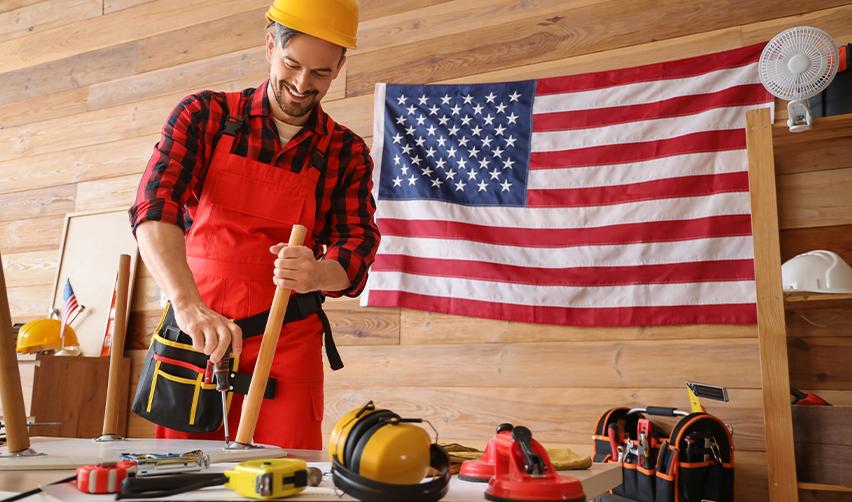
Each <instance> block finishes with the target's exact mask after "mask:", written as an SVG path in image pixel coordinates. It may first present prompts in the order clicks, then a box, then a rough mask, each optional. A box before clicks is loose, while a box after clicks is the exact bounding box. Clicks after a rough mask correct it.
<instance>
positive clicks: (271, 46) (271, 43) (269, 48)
mask: <svg viewBox="0 0 852 502" xmlns="http://www.w3.org/2000/svg"><path fill="white" fill-rule="evenodd" d="M274 50H275V37H273V36H272V33H268V32H267V33H266V61H267V62H269V63H270V64H272V52H273V51H274Z"/></svg>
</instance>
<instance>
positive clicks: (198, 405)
mask: <svg viewBox="0 0 852 502" xmlns="http://www.w3.org/2000/svg"><path fill="white" fill-rule="evenodd" d="M323 299H324V298H323V297H322V295H321V294H320V293H309V294H305V295H298V296H294V297H293V298H292V299H291V300H290V302H289V303H288V305H287V312H286V314H285V316H284V324H286V323H288V322H293V321H298V320H301V319H304V318H306V317H307V316H309V315H311V314H313V313H317V314H319V316H320V319H321V320H322V323H323V327H324V330H325V349H326V354H327V356H328V360H329V362H330V364H331V367H332V369H339V368H342V367H343V363H342V362H341V360H340V355H339V354H338V353H337V348H336V347H335V345H334V339H333V338H332V335H331V326H330V324H329V322H328V318H327V317H326V315H325V313H324V312H323V310H322V301H323ZM268 316H269V311H266V312H262V313H260V314H257V315H254V316H251V317H248V318H246V319H239V320H237V321H234V322H235V323H236V324H237V325H238V326H239V327H240V329H241V330H242V333H243V339H246V338H251V337H253V336H259V335H262V334H263V331H264V329H265V327H266V319H267V317H268ZM209 361H210V358H209V356H207V355H205V354H204V353H203V352H200V351H197V350H195V349H193V348H192V339H191V338H190V337H189V335H187V334H186V333H184V332H182V331H181V330H180V328H178V326H177V323H176V322H175V318H174V311H173V310H172V308H171V305H168V306H167V307H166V310H165V311H164V312H163V316H162V317H161V318H160V322H159V323H158V325H157V328H156V329H155V330H154V332H153V334H152V336H151V345H150V347H149V348H148V355H147V358H146V360H145V365H144V366H143V367H142V371H141V373H140V375H139V384H138V386H137V388H136V396H135V397H134V399H133V405H132V407H131V409H132V411H133V412H134V413H136V414H137V415H139V416H141V417H143V418H145V419H147V420H149V421H151V422H153V423H155V424H157V425H161V426H163V427H168V428H169V429H174V430H178V431H183V432H190V433H205V432H212V431H215V430H217V429H219V428H220V427H221V426H222V397H221V395H220V394H219V392H218V391H216V384H215V380H214V379H213V378H212V365H211V364H210V362H209ZM239 362H240V361H239V357H234V358H232V359H231V366H230V367H231V373H230V374H229V377H230V386H231V387H230V391H231V392H229V394H228V406H230V402H231V393H233V392H237V393H240V394H246V393H248V389H249V384H250V383H251V373H240V372H239V369H240V368H239ZM252 369H253V368H248V369H247V370H248V371H251V370H252ZM275 385H276V380H275V379H274V378H270V379H269V381H268V382H267V385H266V390H265V392H264V396H263V397H264V398H265V399H272V398H273V397H274V396H275Z"/></svg>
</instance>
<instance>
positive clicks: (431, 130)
mask: <svg viewBox="0 0 852 502" xmlns="http://www.w3.org/2000/svg"><path fill="white" fill-rule="evenodd" d="M426 130H427V131H428V132H429V136H434V135H435V131H437V130H438V128H437V127H435V124H429V127H427V128H426Z"/></svg>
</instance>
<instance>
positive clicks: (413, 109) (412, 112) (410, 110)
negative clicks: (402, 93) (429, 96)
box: [406, 105, 417, 115]
mask: <svg viewBox="0 0 852 502" xmlns="http://www.w3.org/2000/svg"><path fill="white" fill-rule="evenodd" d="M406 110H407V111H408V114H409V115H414V112H416V111H417V107H416V106H414V105H409V106H408V108H406Z"/></svg>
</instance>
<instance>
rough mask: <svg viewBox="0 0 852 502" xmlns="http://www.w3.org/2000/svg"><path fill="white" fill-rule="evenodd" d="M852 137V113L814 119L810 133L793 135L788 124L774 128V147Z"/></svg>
mask: <svg viewBox="0 0 852 502" xmlns="http://www.w3.org/2000/svg"><path fill="white" fill-rule="evenodd" d="M844 137H852V113H847V114H843V115H832V116H830V117H816V118H814V123H813V127H812V128H811V130H809V131H805V132H798V133H792V132H790V131H789V130H788V129H787V125H786V124H779V125H775V126H773V127H772V140H773V146H774V148H776V149H779V148H782V149H783V148H784V147H789V146H795V145H799V144H805V143H813V142H814V141H822V140H828V139H835V138H844Z"/></svg>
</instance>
